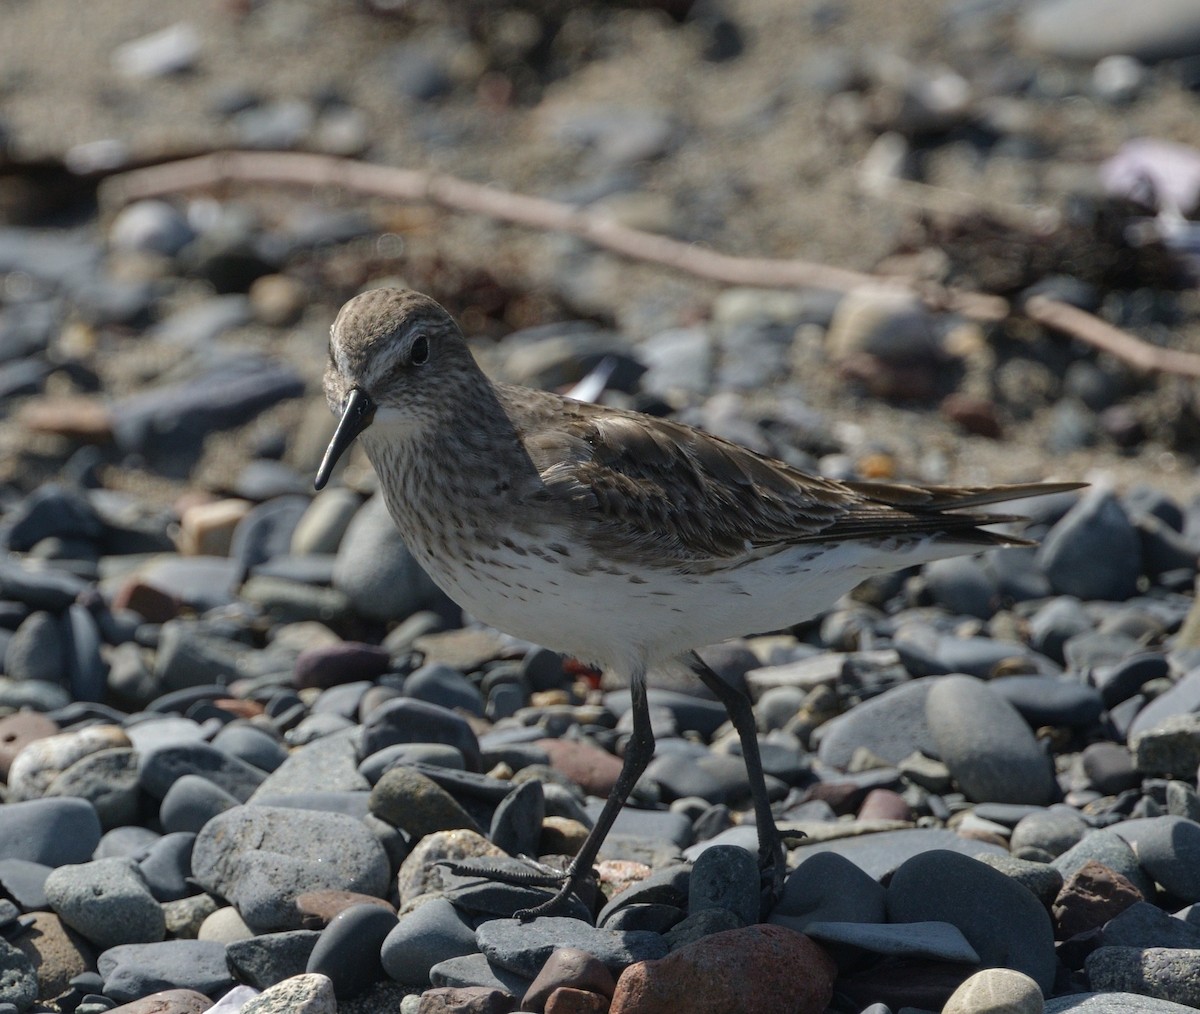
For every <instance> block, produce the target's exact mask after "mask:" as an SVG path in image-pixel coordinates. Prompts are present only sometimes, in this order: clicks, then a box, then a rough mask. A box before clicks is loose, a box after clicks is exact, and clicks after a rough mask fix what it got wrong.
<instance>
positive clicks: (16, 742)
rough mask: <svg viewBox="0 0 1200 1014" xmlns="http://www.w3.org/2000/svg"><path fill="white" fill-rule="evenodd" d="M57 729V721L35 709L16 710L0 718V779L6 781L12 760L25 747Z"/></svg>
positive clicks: (55, 733) (55, 732)
mask: <svg viewBox="0 0 1200 1014" xmlns="http://www.w3.org/2000/svg"><path fill="white" fill-rule="evenodd" d="M59 731H60V730H59V726H58V723H57V722H55V721H54V720H53V719H50V718H47V717H46V716H45V715H43V714H42V713H40V712H37V711H16V712H14V713H13V714H10V715H5V716H4V717H2V718H0V780H2V781H4V782H5V783H7V782H8V775H9V771H10V770H11V768H12V762H13V761H14V760H15V759H16V757H17V754H19V753H20V752H21V751H22V750H23V749H24V748H25V747H27V746H28V745H29V744H30V743H33V742H34V741H36V740H39V739H46V738H47V737H49V736H54V735H57V734H58V732H59Z"/></svg>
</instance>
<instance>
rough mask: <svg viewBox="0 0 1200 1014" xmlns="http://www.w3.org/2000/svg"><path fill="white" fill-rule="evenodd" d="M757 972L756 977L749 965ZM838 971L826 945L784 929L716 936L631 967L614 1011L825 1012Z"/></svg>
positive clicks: (702, 1013)
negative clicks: (822, 945)
mask: <svg viewBox="0 0 1200 1014" xmlns="http://www.w3.org/2000/svg"><path fill="white" fill-rule="evenodd" d="M751 968H752V969H754V974H753V975H750V976H748V975H747V974H746V970H747V969H751ZM836 975H837V968H836V966H835V965H834V963H833V959H832V958H831V957H830V956H829V955H828V954H827V953H826V951H825V950H824V948H822V947H821V946H820V945H818V944H816V943H814V942H813V941H812V940H810V939H809V938H808V937H806V936H804V935H803V934H801V933H796V932H794V931H793V930H790V929H786V928H784V927H782V926H761V925H759V926H747V927H746V928H744V929H734V930H726V931H725V932H723V933H714V934H713V935H712V936H708V937H704V938H703V939H701V940H698V941H696V942H695V943H692V944H688V945H687V946H685V947H681V948H680V949H679V950H677V951H674V952H672V953H671V954H669V955H667V956H666V957H665V958H661V959H659V960H657V961H640V962H638V963H636V964H633V965H630V966H629V967H628V968H626V969H625V971H624V972H622V973H621V976H620V978H619V979H618V980H617V988H616V991H615V992H614V994H613V999H612V1005H611V1007H610V1008H609V1010H610V1012H611V1014H657V1012H659V1011H665V1010H686V1011H688V1012H689V1014H728V1012H729V1011H734V1010H736V1011H743V1012H746V1014H767V1012H771V1011H780V1010H785V1009H786V1010H788V1011H791V1012H793V1014H821V1012H822V1011H824V1010H825V1008H826V1006H827V1005H828V1003H829V1001H830V999H831V998H832V996H833V980H834V977H835V976H836Z"/></svg>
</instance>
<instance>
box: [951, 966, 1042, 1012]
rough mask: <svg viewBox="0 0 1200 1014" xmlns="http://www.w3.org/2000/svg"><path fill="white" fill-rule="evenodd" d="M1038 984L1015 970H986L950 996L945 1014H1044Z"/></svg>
mask: <svg viewBox="0 0 1200 1014" xmlns="http://www.w3.org/2000/svg"><path fill="white" fill-rule="evenodd" d="M1044 1006H1045V1001H1044V1000H1043V999H1042V991H1041V989H1040V988H1039V987H1038V984H1037V983H1036V982H1034V981H1033V979H1031V978H1030V977H1029V976H1028V975H1025V974H1024V973H1022V972H1017V971H1014V970H1013V969H1011V968H985V969H983V970H982V971H979V972H976V973H975V974H974V975H972V976H971V977H970V978H968V979H966V980H965V981H964V982H963V984H962V985H961V986H959V987H958V989H956V990H955V991H954V992H953V993H951V994H950V999H949V1000H947V1001H946V1005H945V1006H944V1007H943V1008H942V1014H1042V1011H1043V1009H1044Z"/></svg>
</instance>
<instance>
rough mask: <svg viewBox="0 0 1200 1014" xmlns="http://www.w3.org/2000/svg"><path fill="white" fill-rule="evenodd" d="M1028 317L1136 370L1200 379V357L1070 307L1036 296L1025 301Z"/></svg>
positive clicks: (1046, 297)
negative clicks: (1146, 340)
mask: <svg viewBox="0 0 1200 1014" xmlns="http://www.w3.org/2000/svg"><path fill="white" fill-rule="evenodd" d="M1024 313H1025V316H1026V317H1028V318H1029V319H1030V320H1032V321H1036V322H1037V323H1038V324H1042V325H1044V326H1045V327H1049V328H1053V329H1054V330H1055V331H1062V332H1063V333H1065V334H1069V335H1071V336H1072V337H1074V338H1078V339H1080V340H1081V341H1085V342H1087V343H1088V344H1089V345H1091V346H1093V347H1094V348H1097V349H1100V351H1101V352H1107V353H1108V354H1109V355H1112V356H1115V357H1116V358H1117V359H1120V360H1121V361H1122V362H1124V363H1128V364H1129V365H1130V366H1132V367H1133V368H1134V369H1135V370H1142V371H1145V372H1148V373H1150V372H1158V373H1174V374H1178V375H1179V376H1182V377H1200V355H1197V354H1196V353H1194V352H1184V351H1182V350H1180V349H1164V348H1162V347H1161V346H1159V345H1150V344H1149V343H1147V342H1144V341H1142V340H1141V339H1140V338H1135V337H1134V336H1133V335H1131V334H1129V332H1127V331H1122V330H1121V329H1120V328H1117V327H1113V326H1112V325H1111V324H1109V323H1108V322H1107V321H1103V320H1101V319H1100V318H1099V317H1095V316H1093V315H1092V314H1090V313H1088V312H1087V311H1086V310H1080V309H1079V308H1078V307H1076V306H1071V304H1070V303H1063V302H1060V301H1059V300H1057V299H1051V298H1050V297H1049V296H1032V297H1030V298H1029V299H1027V300H1026V301H1025V305H1024Z"/></svg>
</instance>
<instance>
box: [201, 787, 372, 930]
mask: <svg viewBox="0 0 1200 1014" xmlns="http://www.w3.org/2000/svg"><path fill="white" fill-rule="evenodd" d="M192 875H193V877H194V878H195V879H196V881H197V882H198V883H199V884H200V885H201V886H202V887H204V889H205V890H207V891H211V892H212V893H214V894H216V895H218V896H219V897H222V898H225V899H227V900H228V901H229V902H230V903H231V904H233V905H234V906H235V907H236V908H237V910H238V912H240V913H241V916H242V918H243V919H245V921H246V924H247V925H248V926H250V927H251V929H253V930H255V932H259V933H261V932H269V931H272V930H287V929H298V928H299V927H300V913H299V912H298V911H297V910H296V906H295V899H296V897H297V895H300V894H303V893H304V892H305V891H315V890H318V889H319V888H333V889H336V890H342V891H357V892H359V893H361V894H369V895H372V896H374V897H377V898H378V897H383V895H384V894H385V893H386V891H387V885H388V879H389V876H390V867H389V864H388V859H387V855H386V853H385V852H384V850H383V846H382V845H380V844H379V841H378V839H377V838H376V837H375V835H373V834H372V833H371V831H370V829H369V828H367V826H366V825H365V824H364V823H363V822H362V821H359V820H355V819H354V818H353V817H347V816H345V815H343V814H340V813H322V812H318V811H315V810H300V809H288V808H282V807H272V806H239V807H237V808H236V809H233V810H227V811H226V812H225V813H222V814H219V815H218V816H216V817H214V818H213V819H212V820H210V821H209V822H208V823H207V824H206V825H205V826H204V829H203V830H202V831H201V832H200V834H199V835H198V836H197V838H196V845H195V848H194V849H193V850H192Z"/></svg>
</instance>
